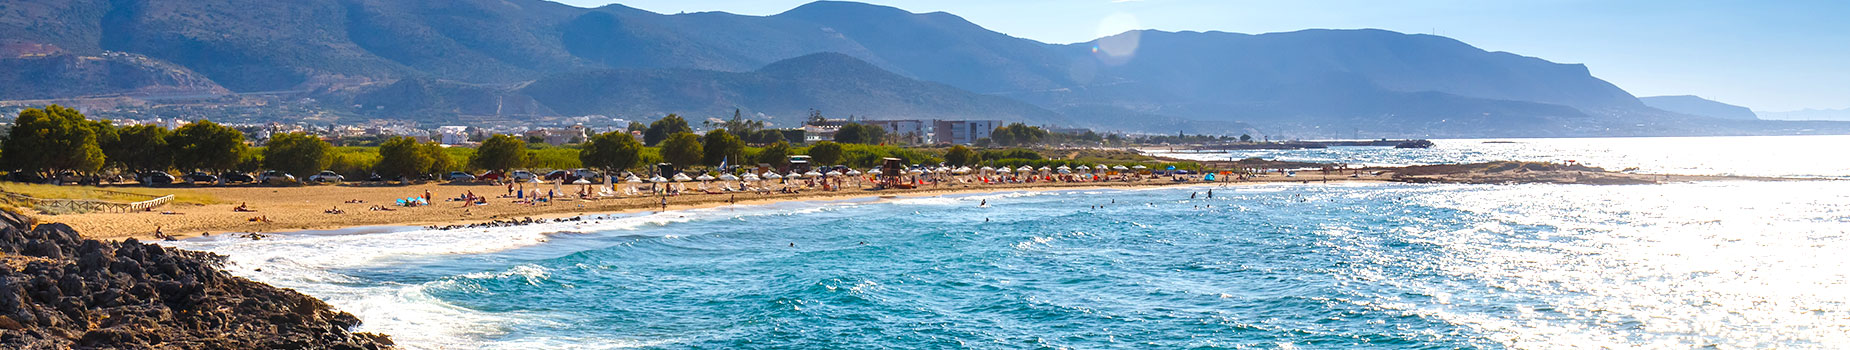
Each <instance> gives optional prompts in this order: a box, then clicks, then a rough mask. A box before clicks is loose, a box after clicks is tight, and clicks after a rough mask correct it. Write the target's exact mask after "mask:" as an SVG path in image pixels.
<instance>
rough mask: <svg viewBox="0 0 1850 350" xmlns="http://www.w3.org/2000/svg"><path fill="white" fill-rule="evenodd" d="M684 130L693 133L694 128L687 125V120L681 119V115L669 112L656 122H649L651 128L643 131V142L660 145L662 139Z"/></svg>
mask: <svg viewBox="0 0 1850 350" xmlns="http://www.w3.org/2000/svg"><path fill="white" fill-rule="evenodd" d="M684 132H686V133H691V132H694V129H693V128H689V127H687V120H685V119H681V116H679V115H673V114H669V115H668V116H666V117H662V119H657V120H656V121H655V122H654V123H649V129H648V130H646V131H643V132H642V143H643V144H646V145H649V146H656V145H660V144H661V143H662V140H667V139H668V136H670V135H674V134H678V133H684Z"/></svg>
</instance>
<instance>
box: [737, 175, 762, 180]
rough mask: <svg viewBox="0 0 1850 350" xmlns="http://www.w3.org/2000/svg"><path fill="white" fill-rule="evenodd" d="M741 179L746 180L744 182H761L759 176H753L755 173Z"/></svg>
mask: <svg viewBox="0 0 1850 350" xmlns="http://www.w3.org/2000/svg"><path fill="white" fill-rule="evenodd" d="M739 179H740V180H744V181H758V180H759V179H758V174H753V173H745V177H743V178H739Z"/></svg>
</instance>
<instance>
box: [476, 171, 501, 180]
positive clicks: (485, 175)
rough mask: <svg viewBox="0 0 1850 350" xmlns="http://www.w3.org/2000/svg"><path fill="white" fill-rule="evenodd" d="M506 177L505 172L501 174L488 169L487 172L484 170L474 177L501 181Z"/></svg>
mask: <svg viewBox="0 0 1850 350" xmlns="http://www.w3.org/2000/svg"><path fill="white" fill-rule="evenodd" d="M506 177H507V174H503V173H501V172H499V171H494V170H489V171H488V172H484V173H482V174H481V175H476V176H475V179H476V180H482V181H501V179H503V178H506Z"/></svg>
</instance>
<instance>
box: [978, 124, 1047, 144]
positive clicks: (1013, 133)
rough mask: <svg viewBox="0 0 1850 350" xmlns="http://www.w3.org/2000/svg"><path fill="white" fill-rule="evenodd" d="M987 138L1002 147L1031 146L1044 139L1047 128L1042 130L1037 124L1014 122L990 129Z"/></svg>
mask: <svg viewBox="0 0 1850 350" xmlns="http://www.w3.org/2000/svg"><path fill="white" fill-rule="evenodd" d="M989 139H990V140H991V141H994V142H995V143H996V144H997V145H1002V146H1004V147H1009V146H1031V145H1037V144H1040V143H1041V141H1044V140H1046V139H1047V130H1043V129H1041V128H1040V127H1037V126H1028V125H1026V124H1022V123H1014V124H1009V125H1007V126H1003V127H998V128H996V130H994V131H991V132H990V133H989Z"/></svg>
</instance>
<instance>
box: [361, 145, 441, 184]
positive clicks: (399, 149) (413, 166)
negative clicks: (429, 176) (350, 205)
mask: <svg viewBox="0 0 1850 350" xmlns="http://www.w3.org/2000/svg"><path fill="white" fill-rule="evenodd" d="M438 152H442V151H438ZM438 156H442V157H444V158H449V156H448V155H444V154H441V153H439V154H438ZM436 162H437V159H436V158H432V157H431V156H430V153H429V152H427V151H425V149H424V146H423V145H420V144H418V140H417V139H413V138H410V137H404V136H398V137H393V138H391V139H387V140H385V142H384V143H380V144H379V165H378V166H374V167H373V171H374V172H378V173H379V176H381V177H384V178H387V179H399V178H406V177H414V176H417V175H420V174H424V173H425V172H426V171H428V170H430V169H431V166H432V165H433V164H436Z"/></svg>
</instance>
